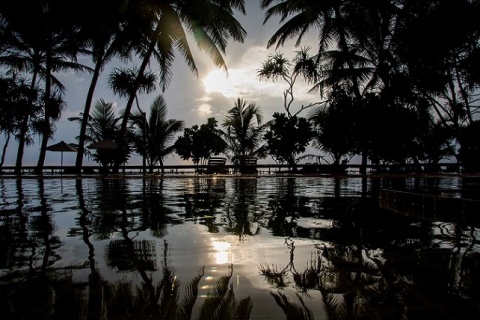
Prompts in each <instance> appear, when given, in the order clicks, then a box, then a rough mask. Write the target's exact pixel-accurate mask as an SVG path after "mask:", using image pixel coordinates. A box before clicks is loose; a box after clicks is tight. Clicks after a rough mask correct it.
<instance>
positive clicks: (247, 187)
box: [0, 176, 480, 319]
mask: <svg viewBox="0 0 480 320" xmlns="http://www.w3.org/2000/svg"><path fill="white" fill-rule="evenodd" d="M478 186H479V180H478V179H474V178H465V177H463V178H462V177H460V176H444V177H434V178H426V177H420V178H414V177H406V178H405V177H397V178H361V177H339V178H333V177H327V176H325V177H273V176H265V177H264V176H258V177H246V178H242V177H215V176H190V177H169V178H163V179H162V178H149V179H141V178H129V179H121V178H104V179H100V178H84V179H75V178H58V177H57V178H48V177H47V178H41V179H36V178H24V179H14V178H11V179H8V178H5V179H0V237H1V238H0V240H1V242H0V268H1V273H0V305H1V310H0V315H1V317H2V319H5V318H9V319H10V318H12V319H26V318H28V319H40V318H42V319H46V318H48V319H130V318H131V319H147V318H148V319H387V318H388V319H426V318H432V319H471V318H476V317H478V316H479V315H480V312H479V311H480V310H479V302H480V268H479V266H480V243H479V226H480V223H479V222H478V221H479V220H478V219H477V217H476V216H477V214H479V212H476V213H477V214H475V213H474V212H466V209H465V208H466V207H464V206H462V205H461V204H462V203H464V202H462V201H463V200H464V199H468V201H471V202H472V203H473V206H468V208H478V206H476V203H477V201H478V200H479V199H480V197H479V195H478V190H479V187H478ZM384 190H396V191H404V192H409V193H412V194H425V195H435V196H436V197H438V198H447V199H456V201H459V202H456V203H458V204H459V205H455V204H454V205H452V206H451V207H448V208H445V206H443V208H438V206H437V208H436V209H435V207H432V208H434V209H428V210H442V215H440V216H441V217H442V218H441V219H438V218H433V219H432V218H431V217H432V216H433V217H437V215H436V214H435V212H434V213H433V214H428V217H429V218H426V216H425V215H424V216H418V215H415V214H410V213H408V212H403V211H401V210H396V211H395V212H394V210H387V209H385V208H381V207H380V205H379V204H380V203H381V200H382V199H381V195H382V192H383V191H384ZM440 207H442V206H440ZM397 208H399V207H397ZM402 208H403V207H402ZM424 210H426V209H424ZM469 210H470V211H471V209H469ZM465 217H468V219H466V218H465Z"/></svg>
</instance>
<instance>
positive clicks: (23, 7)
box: [0, 0, 89, 172]
mask: <svg viewBox="0 0 480 320" xmlns="http://www.w3.org/2000/svg"><path fill="white" fill-rule="evenodd" d="M72 4H73V3H72V2H68V1H65V2H54V1H48V0H39V1H35V2H33V3H32V2H31V1H8V3H7V5H5V6H4V7H2V12H1V13H2V17H3V19H4V20H3V23H4V24H3V27H4V28H3V34H2V38H3V40H4V42H3V44H2V49H1V50H2V52H1V57H0V63H1V64H3V65H6V66H7V67H8V68H9V69H10V70H11V71H13V72H23V73H26V74H30V75H31V89H34V88H35V87H36V86H37V85H39V80H41V81H42V83H43V88H44V90H45V94H44V95H43V97H44V106H43V108H44V124H43V125H42V142H41V148H40V154H39V158H38V163H37V169H38V170H39V171H40V172H41V169H42V168H43V164H44V160H45V155H46V147H47V143H48V140H49V138H51V134H52V122H51V121H52V120H54V119H58V118H59V114H58V112H59V111H60V110H58V109H57V107H56V105H55V100H56V99H55V97H56V96H58V94H59V93H61V92H63V91H64V87H63V85H62V84H61V83H60V81H59V80H58V79H57V78H56V77H55V76H54V73H55V72H58V71H64V70H74V71H88V70H89V68H88V67H86V66H84V65H82V64H79V63H78V62H77V61H76V55H77V54H78V53H79V52H81V44H82V43H81V42H79V41H77V39H76V33H77V31H78V30H77V29H76V28H75V27H74V25H73V24H72V23H71V20H70V17H71V14H72V12H73V10H72V7H71V5H72ZM39 78H40V79H39ZM28 120H29V119H28V117H25V119H24V122H25V123H27V122H28ZM25 127H26V126H24V128H25ZM20 142H21V143H20V144H19V152H18V153H17V164H16V166H17V169H19V168H18V167H20V166H21V164H22V157H23V148H24V142H22V141H20Z"/></svg>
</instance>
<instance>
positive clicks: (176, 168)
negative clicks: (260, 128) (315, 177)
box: [1, 163, 461, 175]
mask: <svg viewBox="0 0 480 320" xmlns="http://www.w3.org/2000/svg"><path fill="white" fill-rule="evenodd" d="M208 168H209V165H208V164H205V165H164V166H163V172H164V173H166V174H185V173H198V172H206V171H207V169H208ZM238 168H239V166H238V165H232V164H226V165H225V169H226V170H227V171H226V173H227V174H230V173H236V172H238V171H239V170H238ZM360 168H361V165H360V164H346V165H342V166H341V170H337V169H336V168H335V167H334V166H332V165H329V164H308V163H303V164H297V171H295V172H292V168H291V167H290V166H289V165H286V164H258V163H257V164H256V169H257V170H256V171H257V172H258V173H259V174H282V173H289V174H291V173H298V174H336V173H337V174H342V173H344V174H346V173H353V174H355V173H360ZM366 168H367V173H380V174H381V173H416V172H417V171H415V170H417V169H415V170H414V168H413V167H411V166H398V165H394V166H391V165H371V164H370V165H367V166H366ZM421 169H422V170H425V169H426V165H422V166H421ZM104 170H105V168H102V167H100V166H83V167H82V173H83V174H99V173H102V172H103V171H104ZM428 171H430V170H428ZM425 172H427V171H425ZM432 172H453V173H458V172H461V166H460V165H459V164H456V163H443V164H437V165H436V168H435V170H433V171H432ZM119 173H120V174H143V173H146V174H148V173H162V167H160V166H154V167H153V168H150V167H148V166H146V167H144V166H143V165H124V166H121V167H120V169H119ZM1 174H4V175H6V174H15V167H14V166H4V167H3V168H1ZM20 174H21V175H36V174H38V173H37V167H36V166H23V167H22V168H21V172H20ZM42 174H75V167H74V166H44V167H43V170H42Z"/></svg>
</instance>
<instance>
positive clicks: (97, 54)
mask: <svg viewBox="0 0 480 320" xmlns="http://www.w3.org/2000/svg"><path fill="white" fill-rule="evenodd" d="M91 2H93V1H80V4H81V5H80V6H78V8H77V10H80V12H78V14H77V16H79V17H80V20H79V21H78V24H79V25H80V28H81V34H82V37H84V38H85V41H86V43H87V54H88V55H89V56H90V57H91V58H92V62H93V64H94V67H93V73H92V78H91V81H90V86H89V88H88V92H87V96H86V99H85V106H84V111H83V116H84V118H83V120H82V124H81V127H80V135H79V140H78V152H77V157H76V161H75V167H76V170H77V171H80V169H81V167H82V162H83V155H84V151H85V134H86V130H87V122H88V115H89V114H90V108H91V105H92V101H93V95H94V92H95V88H96V85H97V82H98V78H99V76H100V74H101V72H102V71H103V69H104V67H105V65H106V64H107V63H108V62H110V61H111V60H112V59H113V58H115V57H119V58H121V59H128V55H129V54H130V51H131V42H132V41H131V39H128V35H129V33H128V32H126V30H128V28H127V27H125V24H124V23H122V22H125V14H124V10H122V5H123V4H124V1H119V0H108V3H107V4H106V5H103V6H98V5H95V6H94V7H95V10H92V7H93V4H92V3H91ZM103 2H104V3H105V2H107V1H103ZM95 4H97V3H96V2H95ZM83 10H84V11H83ZM99 30H102V32H99Z"/></svg>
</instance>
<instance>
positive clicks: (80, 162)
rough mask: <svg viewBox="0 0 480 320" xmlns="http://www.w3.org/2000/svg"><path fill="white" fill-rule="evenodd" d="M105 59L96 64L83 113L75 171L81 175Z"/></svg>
mask: <svg viewBox="0 0 480 320" xmlns="http://www.w3.org/2000/svg"><path fill="white" fill-rule="evenodd" d="M102 65H103V59H99V60H98V61H97V63H96V64H95V69H94V71H93V75H92V81H91V82H90V87H89V88H88V93H87V99H86V101H85V107H84V111H83V118H82V124H81V127H80V136H79V138H78V147H77V150H78V153H77V158H76V159H75V170H76V171H77V173H80V172H81V170H82V165H83V153H84V152H85V136H86V132H87V124H88V116H89V114H90V108H91V106H92V101H93V93H94V92H95V87H96V86H97V81H98V77H99V76H100V70H101V69H102Z"/></svg>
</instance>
